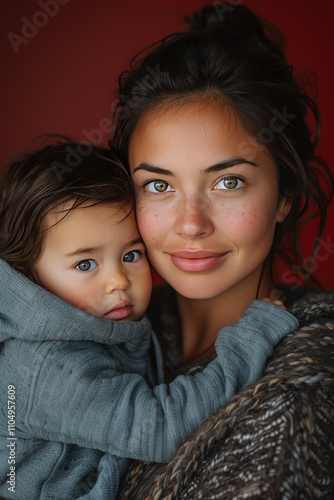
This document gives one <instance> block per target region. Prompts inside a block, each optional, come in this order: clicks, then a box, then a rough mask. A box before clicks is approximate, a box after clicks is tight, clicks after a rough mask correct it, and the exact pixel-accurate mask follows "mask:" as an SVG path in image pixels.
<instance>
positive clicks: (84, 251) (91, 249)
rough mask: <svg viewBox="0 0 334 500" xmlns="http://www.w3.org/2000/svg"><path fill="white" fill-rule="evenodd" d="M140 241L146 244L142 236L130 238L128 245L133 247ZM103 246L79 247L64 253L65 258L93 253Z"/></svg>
mask: <svg viewBox="0 0 334 500" xmlns="http://www.w3.org/2000/svg"><path fill="white" fill-rule="evenodd" d="M138 243H140V244H141V245H144V242H143V240H142V239H141V238H135V239H134V240H130V241H129V242H128V243H127V244H126V246H127V247H132V246H134V245H138ZM100 249H101V247H100V246H99V247H82V248H77V249H76V250H73V252H68V253H66V254H65V255H64V257H65V258H67V257H73V256H74V255H82V254H87V253H93V252H96V251H98V250H100Z"/></svg>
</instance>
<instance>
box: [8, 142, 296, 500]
mask: <svg viewBox="0 0 334 500" xmlns="http://www.w3.org/2000/svg"><path fill="white" fill-rule="evenodd" d="M78 151H79V145H77V144H74V143H65V142H63V143H58V144H56V145H50V146H46V147H44V148H43V149H41V150H40V151H38V152H36V153H35V154H31V155H28V156H27V157H26V158H24V159H23V160H21V161H18V162H15V163H13V164H12V166H11V167H10V169H9V171H8V173H7V175H6V176H5V178H4V180H3V185H2V190H1V196H0V232H1V235H2V241H1V245H0V257H1V259H2V260H1V261H0V275H1V284H2V286H1V301H0V304H1V305H0V341H1V342H2V344H1V359H0V370H1V377H0V380H1V394H2V402H1V417H0V418H1V443H2V444H1V455H0V457H1V459H0V478H1V484H0V496H1V498H4V499H11V498H15V499H16V500H20V499H29V500H35V499H36V500H37V499H40V500H42V499H62V500H73V499H77V498H84V499H98V500H104V499H108V500H110V499H112V498H115V497H116V495H117V489H118V484H119V480H120V476H121V474H122V473H123V472H124V471H125V469H126V465H127V460H126V459H128V458H135V459H143V460H151V461H157V462H163V461H168V460H170V459H171V457H172V456H173V454H175V452H176V450H177V448H178V447H179V446H180V444H181V443H182V442H183V441H184V440H185V439H186V437H187V436H189V435H190V434H191V433H192V432H193V431H194V430H195V429H196V428H197V427H198V426H199V425H200V423H201V422H202V421H203V420H204V419H205V418H206V417H208V416H209V415H210V414H212V413H214V412H215V411H217V410H218V409H219V408H220V407H221V406H222V405H223V404H224V403H225V402H226V401H227V400H228V399H230V398H231V397H232V396H233V395H234V394H235V393H236V392H237V391H239V390H240V389H241V388H242V387H243V386H245V385H246V384H248V383H250V382H252V381H254V380H256V378H257V377H258V376H259V375H260V374H261V373H262V371H263V367H264V365H265V362H266V359H267V358H268V356H269V355H270V353H271V352H272V350H273V347H274V346H275V345H276V343H277V342H278V341H279V340H280V339H281V338H282V337H283V336H284V335H285V334H287V333H288V332H291V331H293V330H294V329H295V328H296V327H297V326H298V322H297V320H296V319H295V318H294V317H293V316H292V315H291V314H289V313H288V312H286V311H285V310H283V309H282V308H279V307H276V306H274V305H272V304H270V303H265V302H263V301H255V302H254V303H253V304H252V305H251V306H250V307H249V308H248V310H247V311H246V313H245V314H244V316H243V317H242V318H241V319H240V320H239V321H238V323H236V324H235V325H234V326H230V327H225V328H224V329H223V330H222V331H221V332H220V333H219V335H218V339H217V342H216V350H217V358H216V359H214V360H213V361H212V362H211V363H210V364H209V365H208V366H207V367H206V368H205V369H204V370H203V372H202V373H198V374H196V375H194V376H189V377H185V376H180V377H178V378H177V379H175V381H173V382H172V383H171V384H170V385H168V386H167V385H165V384H163V383H162V373H161V366H162V364H161V357H160V353H159V349H158V347H157V342H156V341H155V338H154V335H153V333H152V332H151V331H150V327H149V324H148V321H147V320H146V319H145V317H144V316H143V315H144V312H145V309H146V307H147V305H148V302H149V299H150V293H151V275H150V268H149V264H148V262H147V260H146V256H145V249H144V245H143V243H142V241H141V238H140V235H139V233H138V230H137V226H136V221H135V215H134V206H133V205H134V202H133V193H132V185H131V181H130V180H129V178H128V175H127V173H126V172H125V170H124V169H123V167H122V166H121V165H120V164H119V163H118V161H117V159H116V158H114V157H113V156H112V155H111V153H110V152H109V151H107V150H104V149H99V148H92V147H90V146H89V147H88V146H87V150H85V152H84V153H85V154H83V153H81V155H79V159H80V161H77V162H76V164H75V166H70V160H71V155H72V156H73V155H74V154H76V156H77V157H78ZM162 223H163V221H162ZM50 292H51V293H50ZM263 313H265V314H263ZM260 316H261V317H262V319H261V320H259V318H260ZM266 318H267V319H266ZM151 339H153V344H154V345H155V365H156V367H157V370H156V371H157V377H156V379H157V381H158V382H159V385H157V386H155V387H154V388H152V386H153V385H154V382H155V381H154V377H153V375H152V374H153V368H152V366H153V365H151V364H148V363H147V359H148V358H147V355H148V348H149V344H150V340H151ZM249 360H251V362H249ZM9 409H10V410H9Z"/></svg>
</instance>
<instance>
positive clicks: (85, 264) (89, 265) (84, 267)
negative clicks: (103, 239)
mask: <svg viewBox="0 0 334 500" xmlns="http://www.w3.org/2000/svg"><path fill="white" fill-rule="evenodd" d="M75 267H76V269H78V270H79V271H91V270H92V269H95V268H96V267H97V264H96V262H95V261H94V260H92V259H87V260H82V261H81V262H79V264H77V265H76V266H75Z"/></svg>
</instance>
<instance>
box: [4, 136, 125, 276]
mask: <svg viewBox="0 0 334 500" xmlns="http://www.w3.org/2000/svg"><path fill="white" fill-rule="evenodd" d="M87 201H92V205H95V204H98V203H115V204H116V205H117V206H120V207H129V213H130V212H131V210H132V208H133V203H134V196H133V188H132V182H131V180H130V178H129V175H128V173H127V172H126V170H125V169H124V167H123V166H122V165H121V163H120V162H119V160H118V159H117V158H116V156H114V154H112V153H111V151H110V150H109V149H104V148H99V147H93V146H91V145H89V144H84V143H75V142H70V141H66V142H65V141H63V140H62V141H58V142H57V143H56V144H50V145H47V146H45V147H43V148H42V149H40V150H38V151H36V152H34V153H29V154H26V155H25V156H23V157H21V158H20V159H18V160H16V161H14V162H13V163H12V164H11V165H9V167H8V170H7V172H6V173H5V175H4V176H3V177H2V179H1V181H0V258H2V259H3V260H5V261H7V262H8V263H9V264H11V265H12V266H13V267H14V268H15V269H17V270H18V271H20V272H22V273H23V274H25V275H26V276H27V277H28V278H30V279H33V274H32V269H33V265H34V264H35V263H36V262H37V260H38V257H39V255H40V253H41V250H42V245H43V241H44V237H45V230H47V229H48V227H45V216H46V215H47V214H48V213H49V212H50V211H54V210H56V209H57V207H58V208H59V207H60V206H61V205H63V204H68V203H69V202H70V203H71V206H70V208H69V209H66V210H65V211H64V210H62V209H61V208H60V211H61V212H64V217H66V216H67V215H68V213H69V212H70V211H71V210H72V209H74V208H76V207H78V206H80V205H82V204H83V203H85V202H87ZM61 220H62V219H61Z"/></svg>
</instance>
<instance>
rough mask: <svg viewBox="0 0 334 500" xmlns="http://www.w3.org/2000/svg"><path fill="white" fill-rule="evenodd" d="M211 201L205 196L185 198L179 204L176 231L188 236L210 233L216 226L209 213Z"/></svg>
mask: <svg viewBox="0 0 334 500" xmlns="http://www.w3.org/2000/svg"><path fill="white" fill-rule="evenodd" d="M209 209H210V207H209V201H208V200H207V199H206V198H205V197H204V196H200V195H197V196H192V197H189V198H185V199H184V200H182V202H180V204H179V205H178V206H177V214H176V220H175V226H174V229H175V232H176V233H177V234H179V235H180V236H183V237H186V238H200V237H205V236H208V235H210V234H211V233H212V232H213V230H214V226H213V223H212V220H211V218H210V213H209Z"/></svg>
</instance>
